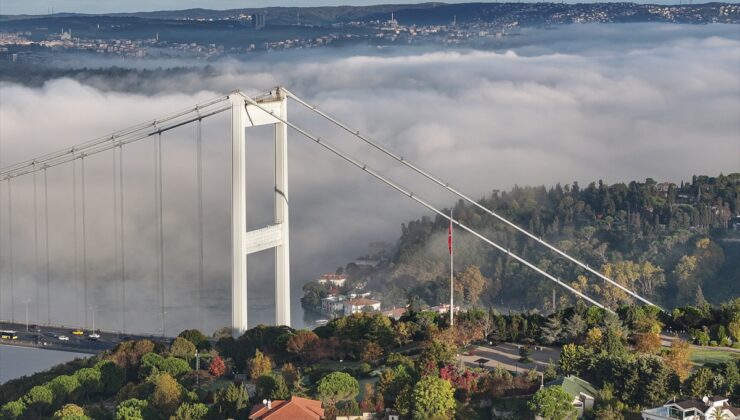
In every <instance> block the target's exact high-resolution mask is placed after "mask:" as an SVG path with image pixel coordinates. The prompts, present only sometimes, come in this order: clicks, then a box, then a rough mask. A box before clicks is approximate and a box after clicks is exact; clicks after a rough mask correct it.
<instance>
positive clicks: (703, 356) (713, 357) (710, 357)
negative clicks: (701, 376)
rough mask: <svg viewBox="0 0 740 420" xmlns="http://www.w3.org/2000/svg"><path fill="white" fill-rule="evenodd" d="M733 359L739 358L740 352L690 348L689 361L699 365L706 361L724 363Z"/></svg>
mask: <svg viewBox="0 0 740 420" xmlns="http://www.w3.org/2000/svg"><path fill="white" fill-rule="evenodd" d="M733 359H740V353H733V352H730V351H725V350H721V349H716V350H715V349H692V352H691V361H692V362H693V363H694V364H695V365H700V366H701V365H704V364H706V363H724V362H726V361H728V360H733Z"/></svg>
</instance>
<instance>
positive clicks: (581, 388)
mask: <svg viewBox="0 0 740 420" xmlns="http://www.w3.org/2000/svg"><path fill="white" fill-rule="evenodd" d="M554 385H560V386H561V387H563V390H565V392H567V393H568V395H570V396H571V397H573V398H575V397H577V396H579V395H581V394H586V395H589V396H591V397H596V388H594V386H593V385H591V384H590V383H588V382H586V381H584V380H583V379H581V378H579V377H577V376H573V375H568V376H566V377H564V378H560V379H556V380H554V381H550V382H548V383H546V384H545V386H554Z"/></svg>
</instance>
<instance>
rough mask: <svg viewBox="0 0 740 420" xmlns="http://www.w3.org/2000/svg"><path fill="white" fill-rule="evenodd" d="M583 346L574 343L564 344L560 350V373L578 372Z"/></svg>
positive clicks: (570, 373)
mask: <svg viewBox="0 0 740 420" xmlns="http://www.w3.org/2000/svg"><path fill="white" fill-rule="evenodd" d="M583 352H584V350H583V347H581V346H577V345H575V344H566V345H564V346H563V349H562V351H561V352H560V364H559V365H558V367H559V369H560V373H562V374H563V375H572V374H576V375H577V374H578V372H579V369H580V366H581V360H582V358H583Z"/></svg>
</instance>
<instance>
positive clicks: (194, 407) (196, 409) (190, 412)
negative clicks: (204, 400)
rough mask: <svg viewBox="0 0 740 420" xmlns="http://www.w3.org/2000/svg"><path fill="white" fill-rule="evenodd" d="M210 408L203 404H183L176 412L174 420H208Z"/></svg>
mask: <svg viewBox="0 0 740 420" xmlns="http://www.w3.org/2000/svg"><path fill="white" fill-rule="evenodd" d="M208 415H209V410H208V406H207V405H205V404H201V403H187V402H186V403H182V405H181V406H180V407H178V408H177V411H175V415H174V420H206V419H207V418H208Z"/></svg>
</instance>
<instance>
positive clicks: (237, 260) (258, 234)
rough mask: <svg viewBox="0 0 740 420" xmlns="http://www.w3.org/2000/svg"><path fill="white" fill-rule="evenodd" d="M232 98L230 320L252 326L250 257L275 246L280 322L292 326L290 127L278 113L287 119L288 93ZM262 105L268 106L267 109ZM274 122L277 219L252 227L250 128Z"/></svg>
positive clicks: (237, 329) (239, 326)
mask: <svg viewBox="0 0 740 420" xmlns="http://www.w3.org/2000/svg"><path fill="white" fill-rule="evenodd" d="M229 98H230V100H231V123H232V133H231V165H232V166H231V185H232V190H231V208H232V216H231V223H232V226H231V229H232V232H231V241H232V263H231V264H232V266H231V293H232V296H231V325H232V330H233V333H234V335H240V334H242V333H243V332H244V331H246V329H247V310H248V305H247V256H248V255H249V254H253V253H255V252H259V251H263V250H265V249H269V248H275V309H276V313H275V322H276V324H277V325H290V249H289V245H290V242H289V238H290V230H289V223H288V219H289V218H288V214H289V213H288V204H289V202H290V201H289V199H288V127H287V125H286V124H284V123H281V122H280V121H279V120H278V119H277V118H275V116H278V117H280V118H283V119H287V97H286V96H285V95H284V94H283V92H282V90H281V89H280V88H276V89H274V90H273V91H272V94H271V95H269V96H267V97H264V98H260V99H259V100H258V101H257V102H258V103H259V107H257V106H254V105H252V104H250V103H249V101H246V100H245V96H244V95H243V94H242V93H241V92H238V91H235V92H233V93H232V94H231V95H230V96H229ZM260 107H262V108H264V109H266V110H268V111H269V112H265V111H264V110H263V109H260ZM267 124H274V126H275V186H274V189H275V223H274V224H273V225H270V226H267V227H265V228H262V229H257V230H252V231H248V230H247V195H246V134H245V131H246V129H247V128H248V127H256V126H259V125H267Z"/></svg>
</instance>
